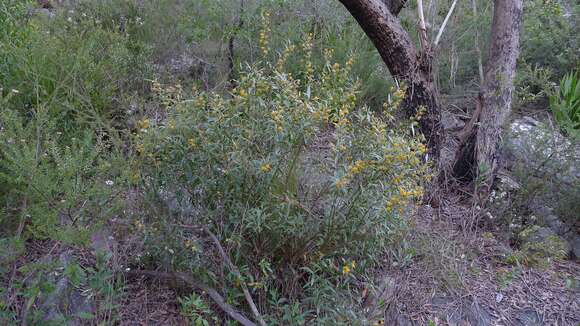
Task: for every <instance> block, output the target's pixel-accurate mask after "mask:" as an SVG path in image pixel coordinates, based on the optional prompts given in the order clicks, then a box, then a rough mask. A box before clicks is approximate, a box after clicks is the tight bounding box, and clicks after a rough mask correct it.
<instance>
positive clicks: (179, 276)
mask: <svg viewBox="0 0 580 326" xmlns="http://www.w3.org/2000/svg"><path fill="white" fill-rule="evenodd" d="M124 273H125V275H128V276H141V275H144V276H149V277H156V278H161V279H167V280H180V281H182V282H184V283H185V284H187V285H189V286H191V287H192V288H194V289H197V290H200V291H203V292H205V293H207V294H208V295H209V297H210V298H211V299H212V300H213V301H214V302H215V304H217V305H218V306H219V307H220V309H221V310H223V312H225V313H226V314H228V316H230V317H231V318H233V319H235V320H236V321H238V322H239V323H240V324H242V325H243V326H256V324H255V323H254V322H252V321H251V320H249V319H248V318H246V317H245V316H244V315H242V314H241V313H239V312H238V311H237V310H236V309H235V308H234V307H232V306H230V305H229V304H228V303H227V302H226V301H225V300H224V298H223V297H222V296H221V295H220V294H219V293H218V292H217V291H216V290H215V289H213V288H210V287H209V286H207V285H205V284H203V283H201V282H198V281H196V280H194V279H193V277H191V275H189V274H186V273H178V272H175V273H164V272H157V271H144V270H130V271H125V272H124Z"/></svg>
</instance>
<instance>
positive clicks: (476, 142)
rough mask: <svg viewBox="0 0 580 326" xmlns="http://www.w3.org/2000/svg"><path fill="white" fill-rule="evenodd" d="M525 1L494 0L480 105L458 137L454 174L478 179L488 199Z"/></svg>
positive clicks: (482, 197)
mask: <svg viewBox="0 0 580 326" xmlns="http://www.w3.org/2000/svg"><path fill="white" fill-rule="evenodd" d="M522 14H523V0H495V2H494V14H493V22H492V28H491V43H490V47H489V58H488V61H487V64H486V67H485V78H484V82H483V84H482V85H481V90H480V94H479V97H478V99H477V107H476V110H475V112H474V113H473V116H472V118H471V121H470V123H468V124H467V125H466V127H465V129H464V130H463V131H462V133H461V134H460V136H459V147H458V150H457V153H456V158H455V163H454V166H453V175H454V176H455V177H457V178H458V179H462V180H464V181H475V183H476V188H477V194H476V195H477V196H478V197H479V199H480V200H485V198H487V195H488V194H489V191H490V190H491V187H492V185H493V181H494V179H495V175H496V173H497V170H498V169H499V167H500V160H499V156H500V151H499V146H500V144H501V132H502V127H503V125H504V123H505V121H506V119H507V117H508V115H509V113H510V110H511V101H512V93H513V80H514V77H515V73H516V61H517V58H518V54H519V39H520V30H521V24H522Z"/></svg>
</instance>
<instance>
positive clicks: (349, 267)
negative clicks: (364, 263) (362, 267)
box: [342, 260, 356, 275]
mask: <svg viewBox="0 0 580 326" xmlns="http://www.w3.org/2000/svg"><path fill="white" fill-rule="evenodd" d="M355 268H356V262H355V261H354V260H353V261H351V262H350V263H348V264H345V265H343V266H342V274H343V275H348V274H350V272H351V271H352V270H353V269H355Z"/></svg>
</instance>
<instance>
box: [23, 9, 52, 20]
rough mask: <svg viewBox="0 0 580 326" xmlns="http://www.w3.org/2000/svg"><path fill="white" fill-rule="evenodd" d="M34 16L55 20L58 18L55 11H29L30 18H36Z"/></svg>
mask: <svg viewBox="0 0 580 326" xmlns="http://www.w3.org/2000/svg"><path fill="white" fill-rule="evenodd" d="M34 16H39V17H46V18H54V17H56V14H55V13H54V11H53V10H50V9H47V8H34V9H29V10H28V17H34Z"/></svg>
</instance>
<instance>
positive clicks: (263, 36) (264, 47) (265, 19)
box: [258, 11, 271, 56]
mask: <svg viewBox="0 0 580 326" xmlns="http://www.w3.org/2000/svg"><path fill="white" fill-rule="evenodd" d="M270 31H271V30H270V12H269V11H264V12H262V30H261V31H260V38H259V40H258V43H259V45H260V50H261V51H262V55H264V56H267V55H268V53H270V47H269V45H268V43H269V41H268V34H270Z"/></svg>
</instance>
